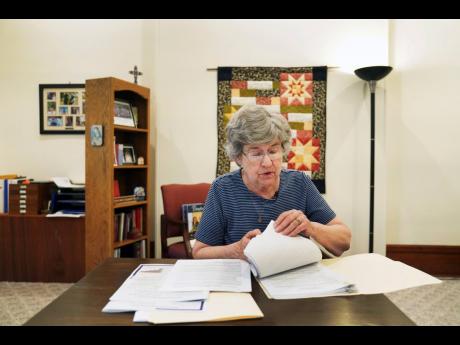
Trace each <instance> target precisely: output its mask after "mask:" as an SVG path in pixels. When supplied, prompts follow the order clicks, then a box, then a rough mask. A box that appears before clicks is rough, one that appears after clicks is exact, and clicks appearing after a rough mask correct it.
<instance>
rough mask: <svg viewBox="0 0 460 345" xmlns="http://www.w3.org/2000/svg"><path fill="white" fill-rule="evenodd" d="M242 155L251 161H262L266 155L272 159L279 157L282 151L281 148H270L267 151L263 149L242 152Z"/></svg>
mask: <svg viewBox="0 0 460 345" xmlns="http://www.w3.org/2000/svg"><path fill="white" fill-rule="evenodd" d="M243 155H245V156H246V157H247V158H248V159H249V160H250V161H251V162H258V163H260V162H262V161H263V160H264V158H265V156H266V155H267V156H268V158H270V159H271V160H272V161H274V160H277V159H280V158H281V156H282V155H283V151H282V150H281V148H278V149H272V150H270V151H268V152H264V151H251V152H248V153H246V152H243Z"/></svg>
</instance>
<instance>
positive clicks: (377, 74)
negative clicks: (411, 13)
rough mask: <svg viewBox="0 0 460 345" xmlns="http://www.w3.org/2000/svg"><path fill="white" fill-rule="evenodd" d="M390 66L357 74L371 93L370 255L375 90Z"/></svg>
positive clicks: (372, 217)
mask: <svg viewBox="0 0 460 345" xmlns="http://www.w3.org/2000/svg"><path fill="white" fill-rule="evenodd" d="M392 69H393V68H392V67H390V66H370V67H363V68H358V69H357V70H355V74H356V75H357V76H358V77H359V78H361V79H362V80H365V81H367V82H368V84H369V90H370V93H371V164H370V165H371V176H370V197H369V253H373V252H374V190H375V162H374V161H375V89H376V86H377V81H378V80H380V79H383V78H385V77H386V76H387V75H388V74H389V73H390V72H391V71H392Z"/></svg>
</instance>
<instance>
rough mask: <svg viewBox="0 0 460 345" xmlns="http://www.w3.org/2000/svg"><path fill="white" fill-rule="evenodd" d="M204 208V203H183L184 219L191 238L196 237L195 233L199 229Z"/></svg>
mask: <svg viewBox="0 0 460 345" xmlns="http://www.w3.org/2000/svg"><path fill="white" fill-rule="evenodd" d="M203 210H204V204H203V203H193V204H183V205H182V221H183V222H184V223H186V224H187V229H188V232H189V234H190V239H191V240H193V239H194V238H195V233H196V231H197V230H198V224H200V220H201V216H202V215H203Z"/></svg>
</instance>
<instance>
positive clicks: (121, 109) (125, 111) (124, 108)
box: [113, 100, 136, 127]
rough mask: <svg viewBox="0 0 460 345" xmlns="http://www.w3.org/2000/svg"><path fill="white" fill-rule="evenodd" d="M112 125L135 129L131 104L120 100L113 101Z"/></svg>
mask: <svg viewBox="0 0 460 345" xmlns="http://www.w3.org/2000/svg"><path fill="white" fill-rule="evenodd" d="M113 123H114V124H116V125H122V126H128V127H136V126H135V123H134V116H133V110H132V108H131V104H129V102H126V101H122V100H115V117H114V122H113Z"/></svg>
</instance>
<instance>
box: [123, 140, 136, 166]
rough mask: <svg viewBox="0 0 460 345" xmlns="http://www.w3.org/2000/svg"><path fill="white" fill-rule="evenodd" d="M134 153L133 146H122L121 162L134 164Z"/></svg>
mask: <svg viewBox="0 0 460 345" xmlns="http://www.w3.org/2000/svg"><path fill="white" fill-rule="evenodd" d="M135 162H136V155H135V153H134V147H132V146H129V145H124V146H123V164H136V163H135Z"/></svg>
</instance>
